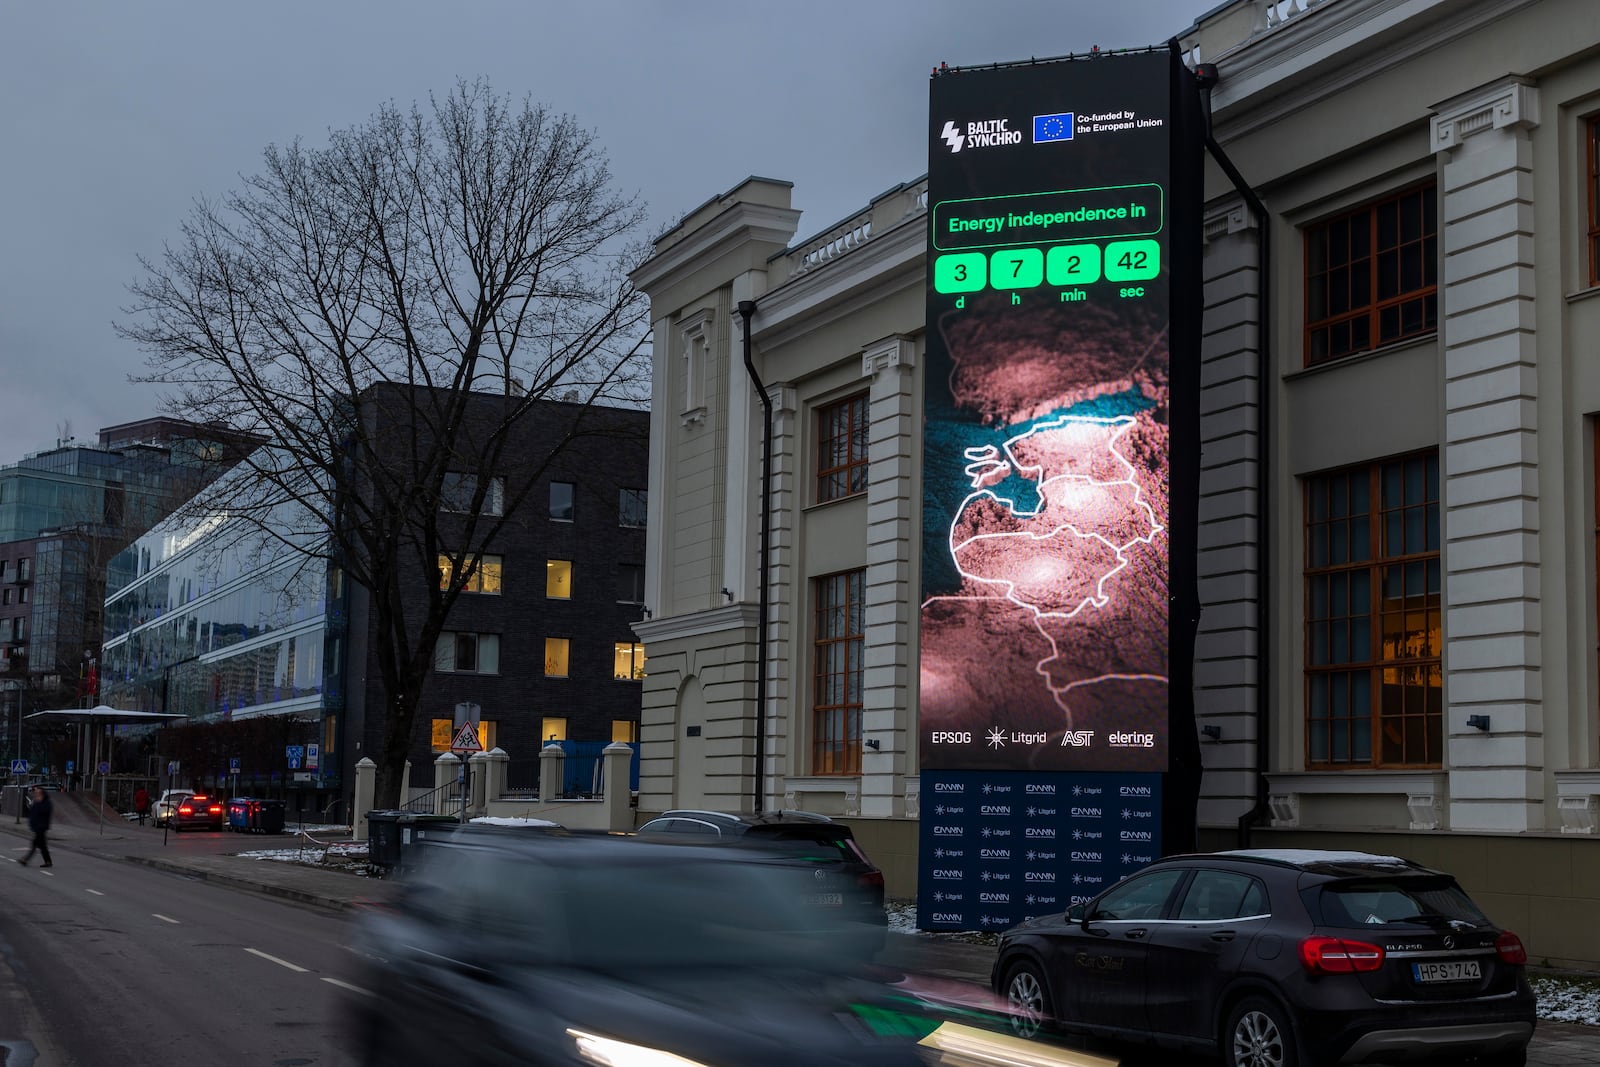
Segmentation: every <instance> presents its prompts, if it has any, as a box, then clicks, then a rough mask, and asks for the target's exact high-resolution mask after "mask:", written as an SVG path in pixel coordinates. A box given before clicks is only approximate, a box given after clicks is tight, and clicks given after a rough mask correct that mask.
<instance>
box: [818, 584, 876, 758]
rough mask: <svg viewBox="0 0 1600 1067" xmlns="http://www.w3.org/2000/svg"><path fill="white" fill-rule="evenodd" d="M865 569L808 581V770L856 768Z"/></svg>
mask: <svg viewBox="0 0 1600 1067" xmlns="http://www.w3.org/2000/svg"><path fill="white" fill-rule="evenodd" d="M866 580H867V572H866V571H865V570H857V571H846V572H844V573H843V574H832V575H829V576H828V577H826V578H817V579H815V580H814V581H813V582H812V595H813V599H814V602H815V604H816V621H815V625H814V626H813V628H812V633H813V638H812V640H813V642H814V647H813V650H812V660H813V679H814V681H813V687H812V692H811V773H812V774H818V775H821V774H860V773H861V678H862V671H861V664H862V653H863V650H864V648H865V645H866V638H865V633H866V625H865V618H866Z"/></svg>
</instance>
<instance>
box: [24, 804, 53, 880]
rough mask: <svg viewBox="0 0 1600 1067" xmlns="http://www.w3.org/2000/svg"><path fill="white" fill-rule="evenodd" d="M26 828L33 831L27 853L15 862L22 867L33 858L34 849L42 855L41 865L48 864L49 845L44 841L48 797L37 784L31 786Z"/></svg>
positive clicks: (48, 825)
mask: <svg viewBox="0 0 1600 1067" xmlns="http://www.w3.org/2000/svg"><path fill="white" fill-rule="evenodd" d="M28 829H30V830H32V831H33V841H32V842H31V843H30V844H29V845H28V854H27V855H26V856H23V857H22V858H21V859H20V860H18V861H17V862H18V863H20V864H22V865H23V866H24V867H26V866H27V865H28V861H29V860H31V859H33V852H34V850H35V849H38V850H39V855H40V856H42V857H44V863H42V864H40V866H42V867H49V866H50V845H49V844H48V843H47V842H46V841H45V834H46V833H47V832H48V831H49V829H50V797H49V795H48V794H46V793H45V791H44V790H43V789H41V788H40V787H39V786H34V787H33V803H32V804H29V805H28Z"/></svg>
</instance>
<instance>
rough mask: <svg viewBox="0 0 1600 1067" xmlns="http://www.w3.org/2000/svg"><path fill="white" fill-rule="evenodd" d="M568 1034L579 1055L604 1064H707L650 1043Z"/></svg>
mask: <svg viewBox="0 0 1600 1067" xmlns="http://www.w3.org/2000/svg"><path fill="white" fill-rule="evenodd" d="M567 1036H568V1037H570V1038H572V1040H573V1041H575V1042H577V1045H578V1055H580V1056H582V1057H583V1058H584V1059H586V1060H588V1061H589V1062H590V1063H600V1064H604V1065H605V1067H708V1065H707V1064H704V1063H701V1062H700V1061H699V1060H691V1059H686V1058H684V1057H683V1056H678V1055H675V1054H673V1053H671V1052H667V1051H665V1050H663V1049H659V1048H651V1047H650V1046H649V1045H634V1044H630V1043H628V1042H626V1041H618V1040H616V1039H615V1038H611V1037H601V1036H600V1035H599V1034H590V1033H585V1032H584V1031H582V1030H574V1029H572V1028H571V1027H568V1028H567Z"/></svg>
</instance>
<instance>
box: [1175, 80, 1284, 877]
mask: <svg viewBox="0 0 1600 1067" xmlns="http://www.w3.org/2000/svg"><path fill="white" fill-rule="evenodd" d="M1194 73H1195V78H1196V80H1197V81H1198V82H1199V84H1200V110H1201V114H1202V115H1204V116H1205V124H1206V150H1207V151H1209V152H1210V153H1211V158H1212V159H1214V160H1216V162H1217V166H1219V167H1221V168H1222V173H1223V174H1225V175H1227V178H1228V180H1229V181H1230V182H1232V183H1233V187H1234V188H1235V189H1236V190H1238V192H1239V195H1240V196H1241V197H1243V198H1244V202H1245V204H1246V205H1247V206H1248V207H1249V208H1250V214H1252V215H1254V216H1255V220H1256V230H1257V231H1258V232H1259V234H1260V239H1259V240H1258V241H1257V242H1256V275H1257V277H1258V278H1259V295H1258V296H1257V301H1256V308H1257V312H1256V767H1255V772H1256V800H1255V804H1254V805H1253V806H1252V807H1251V808H1250V810H1249V811H1247V812H1245V813H1244V814H1243V815H1241V816H1239V826H1238V833H1237V837H1238V845H1239V847H1240V848H1249V847H1250V828H1251V827H1252V826H1254V825H1255V824H1256V823H1258V822H1260V821H1261V817H1262V816H1263V815H1265V814H1266V813H1267V809H1268V805H1267V765H1268V760H1267V754H1268V747H1267V745H1268V740H1269V738H1270V736H1271V733H1270V727H1271V725H1272V714H1271V709H1270V704H1271V700H1270V697H1271V692H1270V689H1269V685H1270V683H1271V680H1272V668H1271V665H1270V663H1269V662H1268V659H1267V653H1268V651H1269V650H1270V648H1271V635H1270V631H1269V630H1268V625H1269V624H1270V623H1271V621H1272V609H1271V607H1270V605H1269V603H1268V599H1267V590H1268V581H1269V579H1270V578H1271V573H1272V572H1271V567H1270V562H1271V551H1272V539H1271V532H1272V512H1271V509H1270V508H1269V507H1268V502H1269V500H1270V499H1271V495H1272V481H1271V477H1270V475H1271V471H1272V466H1271V459H1272V447H1271V435H1270V434H1269V433H1268V430H1269V428H1270V426H1271V420H1270V418H1269V414H1270V404H1271V401H1272V389H1271V383H1270V382H1269V380H1268V372H1269V371H1270V369H1271V366H1272V361H1271V359H1270V358H1269V350H1270V347H1269V346H1270V338H1271V330H1270V328H1269V327H1270V325H1271V322H1272V300H1271V294H1272V274H1271V272H1270V270H1269V268H1270V266H1271V264H1272V258H1271V252H1272V231H1271V229H1270V224H1271V217H1270V216H1269V215H1268V214H1267V207H1266V205H1265V204H1263V203H1262V202H1261V198H1260V197H1259V196H1257V195H1256V193H1255V190H1254V189H1252V188H1250V184H1249V183H1248V182H1246V181H1245V180H1244V175H1242V174H1240V173H1239V169H1238V168H1237V167H1235V166H1234V165H1233V160H1231V159H1229V158H1228V153H1226V152H1224V151H1223V150H1222V146H1221V145H1220V144H1218V143H1217V140H1216V138H1215V137H1214V136H1212V133H1211V89H1212V87H1213V86H1215V85H1216V84H1217V82H1218V81H1219V80H1221V75H1220V74H1219V73H1218V71H1217V66H1216V64H1215V63H1200V64H1198V65H1196V67H1195V71H1194Z"/></svg>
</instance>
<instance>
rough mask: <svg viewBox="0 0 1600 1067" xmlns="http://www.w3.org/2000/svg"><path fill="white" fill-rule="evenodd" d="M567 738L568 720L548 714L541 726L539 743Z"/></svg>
mask: <svg viewBox="0 0 1600 1067" xmlns="http://www.w3.org/2000/svg"><path fill="white" fill-rule="evenodd" d="M566 739H567V720H566V719H558V718H553V717H551V716H549V715H546V716H545V717H544V719H543V720H542V724H541V725H540V727H539V743H540V744H541V745H548V744H549V743H550V742H552V741H565V740H566Z"/></svg>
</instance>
